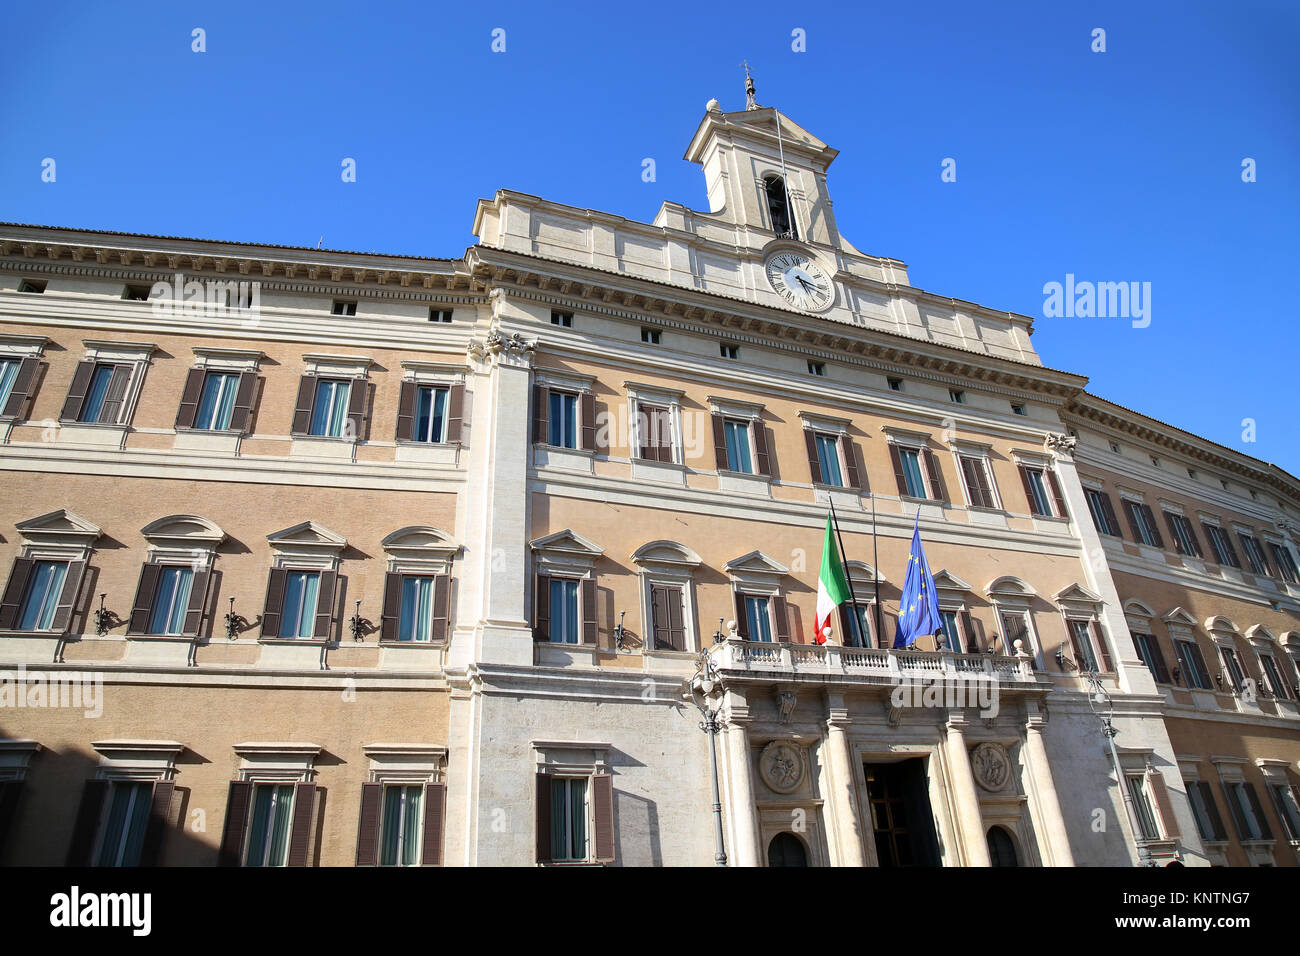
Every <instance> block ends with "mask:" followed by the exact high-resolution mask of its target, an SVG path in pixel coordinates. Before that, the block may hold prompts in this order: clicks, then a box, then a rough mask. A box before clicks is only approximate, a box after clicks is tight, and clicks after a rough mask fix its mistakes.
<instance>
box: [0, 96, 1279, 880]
mask: <svg viewBox="0 0 1300 956" xmlns="http://www.w3.org/2000/svg"><path fill="white" fill-rule="evenodd" d="M835 155H836V153H835V150H833V149H831V148H830V147H829V146H827V145H826V144H825V143H823V142H821V141H820V140H819V139H817V137H815V136H814V135H812V134H811V133H809V132H808V131H806V130H804V129H802V128H801V127H799V126H798V125H797V124H796V123H794V122H793V121H792V120H790V119H789V118H788V117H785V116H784V115H783V114H781V113H779V112H777V111H776V110H774V109H770V108H762V107H758V106H757V105H756V104H753V106H752V108H749V109H745V110H742V111H738V112H731V113H725V112H723V111H722V110H721V108H720V107H719V105H718V104H717V102H716V101H711V102H710V104H709V106H708V108H707V110H706V113H705V116H704V118H703V119H702V121H701V123H700V125H699V127H698V129H697V130H696V132H695V134H694V136H693V138H692V139H691V142H690V145H689V148H688V150H687V153H686V156H685V158H686V159H687V160H689V161H691V162H693V163H697V164H699V165H700V166H701V168H702V170H703V173H704V178H705V185H706V192H707V196H708V206H709V208H708V210H707V211H702V210H693V209H690V208H687V207H685V206H682V205H678V204H675V203H666V204H665V205H664V206H663V207H662V208H661V209H660V211H659V213H658V215H657V216H656V217H655V220H654V221H653V222H652V223H638V222H633V221H630V220H627V219H623V218H620V217H617V216H613V215H608V214H604V213H600V212H596V211H592V210H586V209H577V208H573V207H569V206H564V205H560V204H557V203H552V202H548V201H546V200H543V199H540V198H538V197H534V196H529V195H524V194H520V193H515V192H510V191H504V190H503V191H501V192H498V193H497V194H496V196H495V197H493V198H492V199H491V200H481V201H480V202H479V204H478V208H477V211H476V214H475V219H474V231H475V234H476V235H477V237H478V240H479V241H478V243H477V244H476V245H474V246H472V247H470V248H469V249H468V250H467V251H466V252H465V254H464V255H463V256H461V257H459V258H449V259H427V258H420V257H410V256H395V255H394V256H389V255H376V254H364V253H351V252H335V251H327V250H316V249H301V248H289V247H280V246H267V245H252V244H242V243H223V242H215V241H208V240H193V239H177V238H167V237H151V236H137V235H125V234H118V233H102V232H89V231H79V230H73V229H61V228H51V227H36V226H22V225H6V226H3V227H0V323H2V325H3V331H2V332H0V413H2V414H0V482H2V483H3V488H4V492H5V493H4V494H3V495H2V496H0V564H2V565H3V568H4V570H3V571H2V572H0V573H3V574H4V575H5V580H6V584H5V587H4V590H3V593H2V597H0V677H2V678H3V680H2V681H0V695H7V696H0V863H3V864H7V865H50V864H53V865H58V864H63V863H69V864H83V865H84V864H89V865H133V864H162V865H214V864H218V863H220V864H224V865H456V866H461V865H538V864H541V865H581V864H604V865H617V866H637V865H711V864H713V863H714V862H715V859H716V856H717V853H718V849H717V847H718V843H717V839H716V837H715V820H716V821H718V822H719V824H720V830H721V842H722V845H723V847H724V848H725V853H726V856H727V859H728V862H729V863H731V864H733V865H744V866H763V865H838V866H864V865H867V866H875V865H880V866H890V865H946V866H987V865H1008V864H1018V865H1042V866H1068V865H1107V864H1121V865H1124V864H1130V863H1138V862H1154V863H1158V864H1159V863H1167V862H1172V861H1175V860H1177V861H1180V862H1183V863H1185V864H1188V865H1208V864H1228V865H1296V864H1297V862H1300V860H1298V858H1297V847H1300V808H1298V807H1297V804H1296V795H1297V789H1296V785H1297V782H1298V781H1300V711H1298V710H1297V697H1298V696H1300V695H1298V694H1297V688H1296V683H1297V677H1298V672H1297V660H1300V574H1298V573H1297V570H1296V558H1295V555H1296V541H1295V534H1296V527H1297V526H1296V523H1295V522H1296V520H1297V516H1298V515H1300V482H1297V480H1296V479H1295V478H1294V477H1293V476H1291V475H1289V474H1287V473H1286V472H1284V471H1282V470H1280V469H1278V468H1276V467H1274V466H1270V465H1267V464H1265V463H1263V462H1260V461H1257V460H1255V459H1252V458H1250V457H1248V456H1245V455H1242V454H1240V453H1238V452H1235V451H1232V450H1230V449H1227V448H1224V447H1221V446H1217V445H1214V444H1212V443H1210V442H1207V441H1205V440H1203V439H1200V438H1198V437H1196V436H1194V435H1191V434H1189V433H1187V432H1184V431H1181V430H1179V429H1177V428H1175V427H1173V426H1170V425H1166V424H1164V423H1161V422H1157V421H1154V420H1152V419H1150V418H1147V417H1145V416H1142V415H1141V414H1139V413H1137V412H1132V411H1129V410H1127V409H1124V408H1120V407H1119V406H1116V405H1113V404H1111V403H1109V402H1106V401H1105V400H1103V399H1100V398H1098V397H1096V396H1093V395H1090V394H1088V393H1087V392H1086V391H1085V386H1086V379H1085V378H1084V377H1083V376H1080V375H1077V374H1072V373H1068V372H1063V371H1058V370H1055V369H1052V368H1049V367H1046V366H1044V365H1043V363H1042V361H1041V360H1040V358H1039V356H1038V355H1037V354H1036V352H1035V350H1034V348H1033V345H1032V342H1031V339H1030V333H1031V327H1032V322H1031V320H1030V319H1029V318H1028V317H1026V316H1020V315H1015V314H1011V313H1007V312H1004V311H997V310H993V309H988V308H985V307H983V306H979V305H977V304H975V303H971V302H965V301H962V300H957V299H952V298H950V297H944V296H939V295H936V294H933V293H929V292H926V291H924V290H921V289H918V288H916V287H914V286H912V285H911V284H910V283H909V281H908V276H907V269H906V267H905V265H904V264H903V263H901V262H899V261H897V260H893V259H888V258H880V257H876V256H870V255H866V254H864V253H862V252H860V251H859V250H858V249H856V248H855V247H854V246H853V245H852V244H851V243H850V242H849V241H848V240H847V239H845V238H844V237H843V236H841V235H840V234H839V232H838V229H837V227H836V223H835V217H834V213H833V206H832V203H831V199H830V193H829V191H828V186H827V172H828V168H829V166H830V164H831V163H832V161H833V160H834V158H835ZM832 506H833V507H834V509H835V512H836V515H837V517H838V521H839V526H840V528H841V530H842V535H843V540H844V549H845V555H846V557H847V559H848V571H849V575H850V578H851V585H852V588H853V591H854V595H855V602H854V604H853V605H852V606H849V605H846V606H844V607H842V608H841V612H840V614H839V617H838V627H836V629H835V631H836V633H834V634H833V635H832V640H831V642H830V643H827V644H820V645H819V644H817V643H816V642H815V639H814V638H815V635H814V633H813V630H814V624H813V615H814V608H815V603H816V591H817V568H818V565H819V563H820V559H821V542H822V533H823V528H824V525H825V521H826V515H827V512H828V510H829V509H830V508H831V507H832ZM914 522H915V523H917V524H919V527H920V529H921V532H922V535H923V537H924V540H925V544H926V549H927V553H928V556H929V561H930V564H931V567H932V568H934V569H936V573H935V583H936V589H937V590H938V592H939V603H940V607H941V610H942V612H943V618H944V628H943V631H942V632H941V633H940V634H938V635H936V636H935V637H934V638H930V639H924V640H922V641H921V642H920V643H919V644H918V646H917V647H916V648H915V649H911V650H894V649H892V648H891V646H890V645H891V644H892V636H893V632H894V621H895V619H896V610H897V606H898V598H899V595H900V588H901V585H902V577H903V568H904V567H905V565H906V562H907V555H908V548H909V542H910V538H911V533H912V527H913V524H914ZM702 654H703V655H704V659H705V660H707V667H706V669H705V671H704V675H705V678H706V679H705V680H703V681H701V680H698V679H696V678H697V675H698V674H699V673H700V668H701V666H702V664H701V660H702V658H701V655H702ZM1089 672H1091V673H1093V674H1095V675H1096V676H1095V677H1094V679H1093V680H1094V681H1095V683H1094V682H1090V680H1089V678H1088V676H1087V675H1088V674H1089ZM1097 688H1100V691H1101V692H1100V693H1099V692H1098V690H1097ZM692 690H693V691H694V694H692V693H691V691H692ZM697 702H698V703H700V704H702V705H703V706H704V707H705V708H706V710H707V711H708V713H709V714H710V715H711V716H710V717H709V718H708V719H707V720H704V721H703V723H705V724H710V723H711V722H712V723H713V725H714V726H716V728H717V732H716V733H707V732H702V731H701V723H702V718H701V712H700V711H699V710H698V709H697ZM1099 709H1100V710H1101V711H1103V712H1104V713H1105V714H1107V715H1108V717H1109V719H1110V720H1112V721H1113V726H1114V728H1115V730H1116V734H1115V737H1114V743H1115V751H1114V757H1113V758H1112V751H1111V749H1110V747H1109V746H1108V737H1107V736H1106V735H1105V734H1103V732H1102V727H1103V724H1102V720H1101V719H1100V718H1099V717H1098V715H1097V712H1098V710H1099ZM711 744H713V745H714V746H715V748H716V750H715V754H716V762H717V768H718V769H717V776H718V786H719V792H720V797H719V802H720V811H719V812H718V813H716V814H715V812H714V808H713V803H714V800H713V796H712V779H713V778H712V774H711V769H710V767H711V755H710V745H711ZM1116 763H1117V764H1118V767H1119V777H1117V776H1116V770H1115V765H1116ZM1121 778H1122V779H1121Z"/></svg>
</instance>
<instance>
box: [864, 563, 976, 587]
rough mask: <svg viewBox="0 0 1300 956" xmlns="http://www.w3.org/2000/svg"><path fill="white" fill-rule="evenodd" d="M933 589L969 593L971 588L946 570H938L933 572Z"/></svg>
mask: <svg viewBox="0 0 1300 956" xmlns="http://www.w3.org/2000/svg"><path fill="white" fill-rule="evenodd" d="M881 580H882V581H883V580H884V578H881ZM934 589H935V590H936V591H969V590H970V589H971V587H970V585H969V584H967V583H966V582H965V581H963V580H962V579H961V578H959V577H957V575H955V574H953V573H952V572H951V571H949V570H948V569H947V568H940V569H939V570H938V571H935V572H934Z"/></svg>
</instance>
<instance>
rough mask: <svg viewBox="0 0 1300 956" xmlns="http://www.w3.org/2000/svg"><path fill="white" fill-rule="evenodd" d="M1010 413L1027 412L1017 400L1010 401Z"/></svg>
mask: <svg viewBox="0 0 1300 956" xmlns="http://www.w3.org/2000/svg"><path fill="white" fill-rule="evenodd" d="M1011 414H1013V415H1028V414H1029V412H1028V411H1026V410H1025V406H1024V405H1021V404H1020V403H1019V402H1012V403H1011Z"/></svg>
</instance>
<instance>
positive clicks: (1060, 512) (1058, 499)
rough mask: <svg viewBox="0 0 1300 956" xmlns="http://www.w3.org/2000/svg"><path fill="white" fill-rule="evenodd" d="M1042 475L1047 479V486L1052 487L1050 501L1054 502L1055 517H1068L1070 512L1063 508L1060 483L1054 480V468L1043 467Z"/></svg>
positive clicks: (1063, 501) (1063, 502) (1063, 498)
mask: <svg viewBox="0 0 1300 956" xmlns="http://www.w3.org/2000/svg"><path fill="white" fill-rule="evenodd" d="M1043 476H1044V477H1045V478H1046V479H1047V486H1048V487H1049V488H1051V489H1052V501H1054V502H1055V503H1056V517H1058V518H1068V517H1070V512H1069V511H1067V510H1066V508H1065V495H1063V494H1061V483H1060V482H1059V481H1057V480H1056V469H1055V468H1044V469H1043Z"/></svg>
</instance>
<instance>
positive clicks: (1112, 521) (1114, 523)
mask: <svg viewBox="0 0 1300 956" xmlns="http://www.w3.org/2000/svg"><path fill="white" fill-rule="evenodd" d="M1098 494H1099V495H1100V496H1101V513H1102V514H1104V515H1105V516H1106V523H1107V524H1108V525H1110V527H1111V528H1112V529H1114V532H1115V535H1116V536H1117V537H1119V538H1120V539H1121V540H1123V538H1124V529H1123V528H1121V527H1120V524H1119V518H1117V517H1115V506H1114V505H1113V504H1112V503H1111V500H1110V495H1108V494H1106V493H1105V492H1098Z"/></svg>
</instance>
